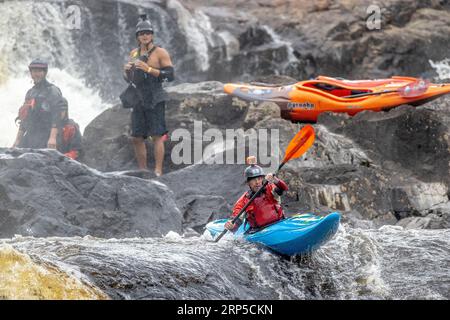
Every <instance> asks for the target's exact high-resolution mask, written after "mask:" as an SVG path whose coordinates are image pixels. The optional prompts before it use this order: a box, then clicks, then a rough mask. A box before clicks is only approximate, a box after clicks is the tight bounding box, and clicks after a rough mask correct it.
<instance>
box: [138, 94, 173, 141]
mask: <svg viewBox="0 0 450 320" xmlns="http://www.w3.org/2000/svg"><path fill="white" fill-rule="evenodd" d="M167 132H168V131H167V128H166V103H165V102H164V101H163V102H160V103H158V104H157V105H155V106H154V107H153V108H151V109H150V108H148V109H146V108H139V109H134V108H133V111H132V112H131V136H133V137H143V138H144V139H147V138H148V137H149V136H163V135H165V134H166V133H167Z"/></svg>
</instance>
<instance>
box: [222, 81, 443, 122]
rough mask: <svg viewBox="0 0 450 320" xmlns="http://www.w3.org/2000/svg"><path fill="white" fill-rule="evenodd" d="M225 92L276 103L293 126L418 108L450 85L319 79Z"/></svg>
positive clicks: (227, 86)
mask: <svg viewBox="0 0 450 320" xmlns="http://www.w3.org/2000/svg"><path fill="white" fill-rule="evenodd" d="M224 91H225V92H226V93H228V94H230V95H233V96H236V97H239V98H241V99H243V100H247V101H272V102H274V103H276V104H277V105H278V106H279V107H280V110H281V117H282V118H284V119H287V120H291V121H292V122H316V121H317V117H318V116H319V115H320V114H321V113H323V112H343V113H347V114H349V115H352V116H353V115H355V114H356V113H358V112H361V111H364V110H371V111H381V110H388V109H392V108H395V107H398V106H400V105H402V104H409V105H413V106H418V105H421V104H423V103H425V102H428V101H431V100H433V99H436V98H438V97H440V96H442V95H445V94H447V93H450V83H443V84H433V83H429V82H428V81H425V80H422V79H418V78H412V77H392V78H389V79H377V80H346V79H336V78H331V77H325V76H319V77H317V78H316V79H313V80H305V81H300V82H297V83H295V84H292V85H287V86H271V85H268V84H255V83H253V84H252V83H251V84H233V83H228V84H225V85H224Z"/></svg>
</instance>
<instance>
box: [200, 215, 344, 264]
mask: <svg viewBox="0 0 450 320" xmlns="http://www.w3.org/2000/svg"><path fill="white" fill-rule="evenodd" d="M226 221H228V219H221V220H216V221H213V222H210V223H208V224H207V225H206V230H208V231H209V233H210V234H211V236H213V237H215V236H217V235H218V234H220V233H221V232H222V231H223V230H224V225H225V222H226ZM339 221H340V214H339V213H337V212H333V213H330V214H328V215H327V216H324V217H321V216H317V215H313V214H309V213H307V214H297V215H294V216H292V217H290V218H287V219H284V220H281V221H279V222H276V223H274V224H271V225H269V226H267V227H265V228H263V229H261V230H258V231H256V232H248V231H249V224H248V223H243V224H242V225H241V226H240V227H239V229H238V230H237V231H236V232H235V233H234V237H236V238H243V239H245V240H246V241H249V242H252V243H260V244H262V245H264V246H266V247H268V248H270V249H271V250H273V251H275V252H277V253H280V254H283V255H288V256H293V255H297V254H304V253H307V252H311V251H314V250H316V249H317V248H318V247H320V246H321V245H323V244H324V243H325V242H327V241H328V240H329V239H331V238H332V237H333V235H334V234H335V233H336V232H337V229H338V227H339Z"/></svg>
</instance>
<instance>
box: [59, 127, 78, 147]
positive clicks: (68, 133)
mask: <svg viewBox="0 0 450 320" xmlns="http://www.w3.org/2000/svg"><path fill="white" fill-rule="evenodd" d="M76 132H77V127H76V124H74V123H70V122H69V123H67V124H66V125H65V126H64V128H63V136H62V137H63V142H64V143H65V144H68V143H69V142H70V141H71V140H72V139H73V137H74V136H75V133H76Z"/></svg>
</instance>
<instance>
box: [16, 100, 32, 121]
mask: <svg viewBox="0 0 450 320" xmlns="http://www.w3.org/2000/svg"><path fill="white" fill-rule="evenodd" d="M35 105H36V99H29V100H25V102H24V103H23V105H22V106H21V107H20V109H19V115H18V117H17V118H16V121H17V120H20V121H24V120H26V119H27V118H28V114H29V113H30V110H31V109H34V106H35Z"/></svg>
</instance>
